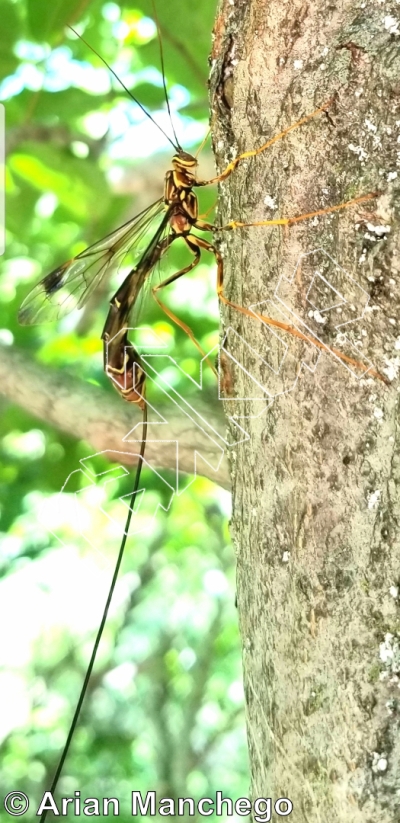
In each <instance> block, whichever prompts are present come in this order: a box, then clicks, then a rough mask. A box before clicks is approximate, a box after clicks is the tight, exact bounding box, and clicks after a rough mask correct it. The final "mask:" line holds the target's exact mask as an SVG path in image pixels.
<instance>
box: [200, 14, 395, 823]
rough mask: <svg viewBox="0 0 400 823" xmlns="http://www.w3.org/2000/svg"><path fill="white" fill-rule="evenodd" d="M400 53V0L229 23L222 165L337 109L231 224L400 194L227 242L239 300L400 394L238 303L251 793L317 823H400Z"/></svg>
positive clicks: (292, 146) (246, 191)
mask: <svg viewBox="0 0 400 823" xmlns="http://www.w3.org/2000/svg"><path fill="white" fill-rule="evenodd" d="M399 46H400V6H399V4H398V2H395V0H392V2H390V0H376V2H372V0H366V2H356V0H342V2H338V0H332V2H327V0H314V2H313V3H306V2H303V0H281V2H279V3H273V2H272V1H271V0H268V1H267V2H266V0H235V2H234V3H233V2H231V0H222V2H221V3H220V6H219V12H218V16H217V20H216V25H215V39H214V48H213V54H212V71H211V105H212V131H213V140H214V149H215V153H216V158H217V164H218V168H219V169H220V170H222V169H223V168H224V167H225V166H226V164H227V162H229V161H230V160H231V159H232V158H233V157H234V156H236V155H237V154H239V153H241V152H243V151H247V150H249V149H253V148H255V147H258V146H261V145H262V144H263V143H265V141H266V140H268V139H269V138H270V137H272V136H273V135H274V134H276V133H278V132H280V131H281V130H282V129H284V128H286V127H287V126H289V125H290V124H291V123H293V122H295V121H296V120H298V119H300V118H301V117H303V116H304V115H306V114H308V113H310V112H312V111H313V110H314V109H315V108H317V107H318V106H320V105H322V104H323V103H325V102H326V101H328V100H329V99H330V98H332V97H333V96H334V98H335V99H334V101H333V102H332V104H331V105H330V107H329V109H328V112H327V114H324V113H323V114H320V115H319V116H317V117H315V118H314V119H312V120H310V121H308V122H307V123H306V124H304V125H303V126H300V127H299V128H298V129H296V130H294V131H293V132H292V133H291V134H289V135H287V136H286V137H285V138H283V139H282V140H280V141H278V142H276V143H275V144H274V145H273V146H272V147H271V148H270V149H269V150H268V151H267V152H265V153H263V154H261V155H260V156H258V157H256V158H252V159H249V160H247V161H245V162H243V163H241V164H239V165H238V167H237V168H236V169H235V171H234V172H233V174H232V175H231V176H230V177H229V178H228V179H227V180H226V181H225V182H223V183H222V184H220V208H219V220H220V223H221V225H223V224H225V223H227V222H228V221H229V220H232V219H237V220H242V221H254V220H265V219H274V218H276V217H278V216H280V217H281V216H293V215H300V214H302V213H308V212H311V211H315V210H317V209H321V208H327V207H329V206H332V205H334V204H338V203H341V202H343V201H347V200H349V199H351V198H354V197H356V196H357V195H361V194H364V193H368V192H376V191H377V190H379V191H380V192H381V193H380V195H379V196H378V197H376V198H375V199H371V200H370V201H368V202H365V203H360V204H358V205H357V206H352V207H351V208H348V209H344V210H342V211H339V212H336V213H331V214H326V215H325V216H322V217H318V218H316V219H312V220H308V221H305V222H300V223H298V224H297V225H295V226H292V227H290V228H283V227H262V228H249V229H238V230H236V231H232V232H229V233H226V235H225V236H224V238H223V242H222V243H221V251H222V252H223V255H224V260H225V263H224V284H225V294H226V296H227V297H229V298H230V300H232V301H234V302H235V303H238V304H240V305H241V306H247V307H249V306H254V305H256V304H259V308H258V309H257V311H261V312H262V313H263V314H264V315H267V316H269V317H272V318H275V319H277V320H280V321H282V322H286V323H287V324H288V325H291V326H295V327H296V328H297V329H299V330H301V331H302V332H303V333H308V334H313V335H315V336H316V337H318V339H319V340H320V341H322V342H324V343H325V344H326V345H328V346H333V347H335V348H336V349H337V350H339V351H341V352H343V354H346V355H347V356H349V357H352V358H353V359H354V360H359V361H360V362H361V363H362V364H364V367H365V365H366V364H368V363H370V364H371V365H372V368H374V369H376V370H377V371H378V372H380V373H381V374H383V375H385V376H386V378H387V382H388V384H387V385H385V383H384V382H382V381H381V380H379V379H378V378H376V377H374V376H371V374H368V373H365V370H364V371H363V370H362V368H357V367H355V366H352V365H350V364H349V363H345V362H343V361H342V360H341V359H340V358H337V357H335V356H334V355H331V354H328V353H327V352H326V351H321V349H320V348H319V347H318V346H316V345H314V344H313V343H312V342H310V343H307V342H304V341H302V340H299V339H298V338H295V337H294V336H292V335H291V334H289V333H286V332H282V331H278V330H277V329H273V328H271V327H270V326H268V325H265V324H262V323H261V322H260V321H257V320H253V319H250V318H248V317H245V316H243V314H240V313H238V312H237V311H235V310H233V309H231V308H229V307H224V311H223V320H224V324H225V331H226V333H227V337H226V344H225V348H226V353H225V374H226V375H227V377H226V379H225V394H226V395H228V396H229V394H231V395H232V397H231V399H227V400H226V402H225V404H224V405H225V410H226V412H227V415H228V421H229V427H230V431H231V436H232V438H233V439H235V438H236V446H235V447H233V448H232V450H231V468H232V487H233V500H234V512H233V520H232V536H233V540H234V545H235V548H236V551H237V585H238V609H239V619H240V626H241V635H242V641H243V665H244V681H245V693H246V705H247V728H248V741H249V752H250V764H251V779H252V786H251V794H252V798H253V800H254V799H255V798H257V797H272V799H273V800H276V799H277V798H280V797H287V798H290V800H291V801H292V803H293V812H292V815H291V816H290V819H293V820H294V821H296V823H305V821H307V823H328V821H329V823H336V821H340V823H344V821H345V822H346V823H361V821H362V823H368V821H371V823H372V821H374V823H375V821H377V820H379V821H380V823H389V821H390V823H393V821H398V820H400V734H399V732H400V715H399V711H400V612H399V609H400V600H399V596H398V591H399V586H400V534H399V518H400V505H399V483H400V477H399V470H400V465H399V460H400V459H399V429H398V425H397V419H398V388H397V385H398V380H397V374H398V371H399V367H400V330H399V298H400V282H399V275H400V272H399V256H398V218H399V191H400V187H399V179H400V169H399V165H400V160H399V158H400V106H399V103H400V53H399ZM274 204H275V206H274ZM220 236H221V237H222V235H220ZM260 304H263V305H262V306H261V307H260ZM235 415H236V417H235ZM235 423H236V425H235ZM237 424H240V426H241V427H242V430H244V432H245V435H243V431H241V430H240V429H239V428H238V425H237ZM239 433H240V436H239ZM246 437H247V439H246ZM239 441H240V442H239ZM274 819H275V817H274ZM277 819H278V818H277Z"/></svg>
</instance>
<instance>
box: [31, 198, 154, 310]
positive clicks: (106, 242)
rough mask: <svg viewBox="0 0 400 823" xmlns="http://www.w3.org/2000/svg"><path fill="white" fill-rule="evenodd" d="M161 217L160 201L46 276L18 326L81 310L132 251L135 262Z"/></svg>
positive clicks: (34, 292) (33, 291) (34, 289)
mask: <svg viewBox="0 0 400 823" xmlns="http://www.w3.org/2000/svg"><path fill="white" fill-rule="evenodd" d="M163 217H165V204H164V200H163V199H162V198H160V200H157V201H156V202H155V203H153V204H152V205H151V206H149V207H148V208H147V209H144V211H142V212H140V214H138V215H136V217H134V218H133V219H132V220H128V221H127V222H126V223H124V225H123V226H120V227H119V229H116V230H115V231H113V232H111V233H110V234H108V235H107V236H106V237H103V239H102V240H99V241H98V242H97V243H94V244H93V245H92V246H89V247H88V248H87V249H85V250H84V251H82V252H81V253H80V254H77V256H76V257H73V258H72V259H71V260H67V262H66V263H63V264H62V266H59V267H58V268H57V269H54V271H52V272H50V274H48V275H46V277H44V278H43V280H41V281H40V282H39V283H37V285H36V286H34V288H33V289H32V290H31V291H30V292H29V294H28V295H27V297H25V300H24V301H23V303H22V305H21V308H20V310H19V313H18V320H19V322H20V323H21V325H23V326H27V325H35V324H38V323H48V322H50V321H51V320H60V318H61V317H63V316H64V315H65V314H68V313H69V312H71V311H72V310H73V309H81V308H82V306H84V305H85V303H86V302H87V300H88V298H89V297H90V295H91V294H92V292H93V291H94V290H95V289H96V288H97V286H98V285H99V283H100V282H101V280H102V279H103V277H104V275H105V274H106V273H107V272H108V271H110V269H112V268H114V267H115V266H116V265H118V264H119V263H120V262H121V260H122V259H123V258H124V256H125V255H126V254H127V253H128V251H130V250H134V257H136V259H137V257H138V256H139V254H140V250H139V249H138V244H139V243H140V241H141V239H142V238H143V237H144V235H145V234H146V232H148V231H149V229H150V227H152V229H153V230H154V231H155V232H158V228H159V224H160V222H161V221H162V219H163ZM157 218H158V219H157ZM153 223H154V226H153ZM135 246H136V249H135V248H134V247H135ZM135 252H136V254H135Z"/></svg>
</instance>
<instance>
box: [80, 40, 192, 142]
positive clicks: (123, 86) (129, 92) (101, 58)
mask: <svg viewBox="0 0 400 823" xmlns="http://www.w3.org/2000/svg"><path fill="white" fill-rule="evenodd" d="M68 28H69V29H71V31H73V32H74V34H76V36H77V37H79V39H80V40H82V43H85V46H87V47H88V49H90V51H92V52H93V54H95V55H96V56H97V57H98V58H99V60H101V62H102V63H104V65H105V66H106V67H107V68H108V70H109V71H110V72H111V74H112V75H114V77H115V79H116V80H118V83H119V84H120V86H122V88H123V89H124V91H126V93H127V94H128V95H129V97H130V98H131V100H133V101H134V102H135V103H136V104H137V105H138V106H139V108H140V109H141V110H142V112H143V113H144V114H145V115H146V117H148V118H149V120H151V122H152V123H154V125H155V126H156V127H157V128H158V130H159V131H160V132H161V134H163V135H164V137H166V139H167V140H168V142H169V143H171V146H173V148H174V149H175V151H179V150H180V148H181V147H180V145H179V143H178V140H177V138H176V134H175V129H174V127H173V124H172V120H171V113H170V112H169V104H167V105H168V112H169V117H170V120H171V126H172V130H173V133H174V137H175V140H176V144H175V143H174V141H173V140H171V138H170V137H168V134H167V133H166V132H165V131H164V129H162V128H161V126H160V124H159V123H157V120H154V117H152V116H151V114H150V112H148V111H147V109H145V107H144V106H143V105H142V104H141V102H140V100H138V99H137V97H135V95H134V94H132V92H131V91H129V89H128V88H127V86H125V83H124V82H123V81H122V80H121V78H120V77H118V74H117V72H116V71H114V69H113V68H112V67H111V66H110V64H109V63H107V60H105V59H104V57H102V56H101V54H99V52H98V51H96V49H95V48H93V46H91V45H90V43H88V41H87V40H85V38H84V37H82V35H81V34H79V32H77V31H75V29H74V28H73V27H72V26H68ZM163 83H164V84H165V79H164V75H163ZM164 88H165V85H164Z"/></svg>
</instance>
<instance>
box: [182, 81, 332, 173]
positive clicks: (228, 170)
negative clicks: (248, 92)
mask: <svg viewBox="0 0 400 823" xmlns="http://www.w3.org/2000/svg"><path fill="white" fill-rule="evenodd" d="M333 100H334V98H333V97H331V98H330V100H327V102H326V103H324V105H323V106H320V107H319V108H318V109H315V111H313V112H311V114H307V115H306V116H305V117H302V118H301V120H297V121H296V123H292V125H291V126H288V128H287V129H284V130H283V131H281V132H279V134H276V135H275V137H272V138H271V139H270V140H268V141H267V142H266V143H263V145H262V146H260V147H259V148H258V149H252V150H251V151H244V152H243V153H242V154H239V155H238V156H237V157H235V159H234V160H231V162H230V163H228V165H227V167H226V169H224V171H223V172H221V174H218V175H217V176H216V177H212V178H211V180H199V181H198V182H197V183H195V185H196V186H209V185H211V183H220V182H221V180H226V178H227V177H229V175H230V174H232V172H233V171H234V169H235V168H236V166H237V165H238V163H240V162H241V161H242V160H247V159H248V158H249V157H257V155H259V154H261V152H263V151H265V150H266V149H269V147H270V146H272V145H273V144H274V143H276V142H277V141H278V140H282V137H286V135H287V134H289V132H291V131H293V130H294V129H297V128H298V126H302V125H303V123H307V122H308V120H311V119H312V118H313V117H317V115H318V114H321V112H323V111H326V109H328V108H329V106H331V105H332V103H333Z"/></svg>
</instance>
